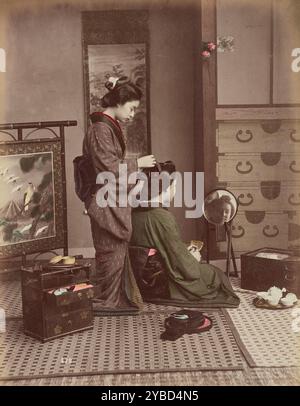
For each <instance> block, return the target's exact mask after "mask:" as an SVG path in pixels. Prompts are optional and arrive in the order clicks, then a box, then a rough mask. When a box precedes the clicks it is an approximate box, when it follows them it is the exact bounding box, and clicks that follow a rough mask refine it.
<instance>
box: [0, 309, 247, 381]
mask: <svg viewBox="0 0 300 406" xmlns="http://www.w3.org/2000/svg"><path fill="white" fill-rule="evenodd" d="M195 309H196V308H195ZM176 310H178V307H176V308H175V307H174V308H171V309H166V310H163V309H158V310H145V311H142V312H141V313H139V314H136V315H132V314H130V316H138V315H141V314H145V315H146V314H166V315H167V314H170V313H171V312H174V311H176ZM196 310H200V311H202V312H204V313H207V312H210V313H219V314H223V316H224V318H225V320H226V323H227V324H228V327H229V329H230V330H231V332H232V336H233V338H234V340H235V341H236V344H237V347H238V349H239V350H240V352H241V359H242V361H243V362H242V363H243V364H244V365H243V366H236V367H234V366H232V367H219V368H218V369H215V368H209V367H203V368H199V369H195V368H180V370H178V369H177V368H167V369H161V370H159V371H158V370H157V369H144V370H143V369H139V370H137V371H134V370H133V371H131V370H118V371H116V370H105V371H101V370H100V371H89V372H71V373H57V374H41V375H34V376H31V375H29V376H28V375H22V376H13V377H1V376H0V382H1V381H3V382H4V381H21V380H32V379H42V378H65V377H85V376H96V375H124V374H143V373H144V374H147V373H150V374H152V373H153V374H154V373H176V372H177V373H178V372H183V373H184V372H197V371H199V372H201V371H204V372H209V371H214V372H216V371H243V370H244V368H245V366H246V365H245V362H244V358H246V357H245V352H244V351H243V349H244V346H243V343H242V342H241V340H240V339H239V334H238V333H237V331H236V329H235V327H234V325H233V323H232V321H231V319H230V317H229V315H228V314H227V313H226V311H225V312H224V309H216V308H201V309H199V308H197V309H196ZM114 316H116V314H114ZM95 317H112V316H110V315H108V314H105V315H99V316H95ZM117 317H119V316H117ZM22 319H23V318H22V317H10V318H8V319H7V321H8V322H9V321H10V320H11V321H17V320H19V321H20V322H21V321H22ZM241 346H242V347H243V348H241ZM243 356H244V358H243ZM246 360H247V358H246Z"/></svg>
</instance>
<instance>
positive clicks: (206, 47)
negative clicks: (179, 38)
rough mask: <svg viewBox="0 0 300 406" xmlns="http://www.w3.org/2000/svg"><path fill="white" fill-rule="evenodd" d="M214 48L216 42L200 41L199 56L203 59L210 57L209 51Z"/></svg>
mask: <svg viewBox="0 0 300 406" xmlns="http://www.w3.org/2000/svg"><path fill="white" fill-rule="evenodd" d="M215 49H216V44H215V43H213V42H202V52H201V56H202V58H203V59H208V58H210V55H211V53H212V52H213V51H214V50H215Z"/></svg>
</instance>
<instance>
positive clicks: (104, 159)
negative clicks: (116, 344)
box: [83, 113, 141, 310]
mask: <svg viewBox="0 0 300 406" xmlns="http://www.w3.org/2000/svg"><path fill="white" fill-rule="evenodd" d="M91 118H92V122H93V124H92V125H91V126H90V128H89V130H88V132H87V134H86V136H85V138H84V141H83V154H88V155H89V156H90V158H91V160H92V163H93V166H94V169H95V172H96V174H98V173H99V172H103V171H107V172H110V173H112V174H114V176H115V178H116V180H117V192H118V191H119V187H120V184H119V181H120V179H119V164H120V163H123V164H127V171H128V176H129V175H130V174H131V173H133V172H136V171H137V170H138V166H137V160H136V159H125V158H124V157H125V140H124V136H123V134H122V130H121V128H120V126H119V124H118V122H117V121H115V120H113V119H112V118H111V117H109V116H107V115H105V114H103V113H93V115H92V117H91ZM132 186H133V185H131V187H132ZM100 187H101V186H99V188H100ZM129 191H130V185H128V192H129ZM96 198H97V193H96V194H95V195H93V196H92V198H91V199H90V202H89V204H88V207H87V213H88V215H89V217H90V221H91V229H92V236H93V242H94V247H95V251H96V255H95V258H96V279H95V282H94V283H96V288H95V297H96V300H94V302H97V306H96V307H97V309H99V310H102V309H103V310H106V309H118V310H119V309H120V308H130V307H132V306H133V307H137V306H136V305H137V304H138V303H141V297H140V294H139V291H138V288H137V285H136V283H135V280H134V277H133V274H132V272H131V268H130V262H129V258H128V242H129V241H130V238H131V233H132V224H131V207H130V206H129V205H128V204H127V206H126V207H118V200H117V202H116V203H117V204H116V207H111V206H110V205H107V207H99V205H98V204H97V200H96Z"/></svg>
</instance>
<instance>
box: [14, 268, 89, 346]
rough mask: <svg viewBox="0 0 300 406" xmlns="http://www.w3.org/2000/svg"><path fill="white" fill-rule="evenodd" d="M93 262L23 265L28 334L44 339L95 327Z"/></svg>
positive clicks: (23, 298)
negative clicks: (91, 276)
mask: <svg viewBox="0 0 300 406" xmlns="http://www.w3.org/2000/svg"><path fill="white" fill-rule="evenodd" d="M92 297H93V288H92V285H90V265H89V264H85V265H72V266H63V265H62V266H53V267H47V266H46V267H43V266H41V265H37V264H36V265H35V266H34V267H26V268H22V304H23V320H24V333H25V334H27V335H29V336H31V337H35V338H37V339H39V340H41V341H43V342H45V341H48V340H51V339H53V338H56V337H61V336H64V335H66V334H70V333H74V332H77V331H82V330H86V329H89V328H92V327H93V314H92V301H91V299H92Z"/></svg>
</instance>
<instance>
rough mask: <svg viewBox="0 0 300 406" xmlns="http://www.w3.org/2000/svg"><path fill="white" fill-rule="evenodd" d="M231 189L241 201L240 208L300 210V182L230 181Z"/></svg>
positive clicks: (228, 187)
mask: <svg viewBox="0 0 300 406" xmlns="http://www.w3.org/2000/svg"><path fill="white" fill-rule="evenodd" d="M226 189H228V190H230V191H231V192H232V193H233V194H234V195H235V196H236V198H237V199H238V201H239V210H240V211H245V210H264V211H282V210H288V211H292V210H299V211H300V183H299V184H286V183H283V182H279V181H266V182H259V183H258V182H249V183H246V184H245V183H240V182H235V183H231V182H228V183H227V184H226Z"/></svg>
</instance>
